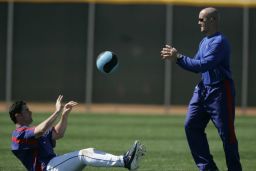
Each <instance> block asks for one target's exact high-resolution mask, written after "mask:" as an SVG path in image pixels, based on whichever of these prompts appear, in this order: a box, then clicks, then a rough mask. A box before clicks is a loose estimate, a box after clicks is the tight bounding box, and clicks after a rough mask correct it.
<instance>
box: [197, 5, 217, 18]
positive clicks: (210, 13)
mask: <svg viewBox="0 0 256 171" xmlns="http://www.w3.org/2000/svg"><path fill="white" fill-rule="evenodd" d="M200 13H204V14H205V17H207V18H213V19H214V20H215V21H218V19H219V12H218V10H217V9H216V8H213V7H208V8H204V9H202V10H201V12H200Z"/></svg>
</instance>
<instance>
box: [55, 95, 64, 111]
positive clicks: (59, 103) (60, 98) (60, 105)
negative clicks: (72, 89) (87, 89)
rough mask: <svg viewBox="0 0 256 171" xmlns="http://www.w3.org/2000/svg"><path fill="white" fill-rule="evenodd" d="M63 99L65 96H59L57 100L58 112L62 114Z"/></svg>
mask: <svg viewBox="0 0 256 171" xmlns="http://www.w3.org/2000/svg"><path fill="white" fill-rule="evenodd" d="M62 98H63V95H59V97H58V99H57V100H56V112H61V110H62V108H63V105H62Z"/></svg>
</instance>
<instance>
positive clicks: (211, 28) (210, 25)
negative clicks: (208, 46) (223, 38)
mask: <svg viewBox="0 0 256 171" xmlns="http://www.w3.org/2000/svg"><path fill="white" fill-rule="evenodd" d="M218 21H219V13H218V10H217V9H216V8H213V7H208V8H204V9H202V10H201V11H200V13H199V21H198V24H199V25H200V26H201V32H203V33H205V34H206V35H211V34H214V33H215V32H217V30H218Z"/></svg>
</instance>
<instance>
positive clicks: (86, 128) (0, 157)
mask: <svg viewBox="0 0 256 171" xmlns="http://www.w3.org/2000/svg"><path fill="white" fill-rule="evenodd" d="M48 116H49V114H34V124H37V123H39V122H40V121H43V120H44V119H46V118H47V117H48ZM184 119H185V116H163V115H162V116H159V115H150V116H146V115H116V114H108V115H100V114H72V113H71V116H70V117H69V121H68V122H69V125H68V129H67V132H66V135H65V137H64V138H63V139H62V140H59V141H58V144H57V147H56V148H55V151H56V153H58V154H63V153H67V152H70V151H74V150H78V149H82V148H88V147H95V148H97V149H100V150H104V151H106V152H110V153H113V154H118V155H119V154H123V153H124V152H126V150H127V149H128V148H129V147H130V145H131V144H132V143H133V141H134V140H135V139H139V140H141V141H142V142H143V143H144V144H145V146H146V147H147V155H146V156H145V158H144V160H143V161H142V163H141V168H140V170H141V171H196V170H197V168H196V167H195V164H194V161H193V160H192V157H191V154H190V152H189V149H188V145H187V142H186V137H185V132H184V126H183V125H184ZM0 120H1V124H0V140H1V141H0V171H2V170H3V171H5V170H7V171H8V170H10V171H15V170H17V171H19V170H24V167H23V166H22V165H21V163H20V162H19V161H18V160H17V159H16V158H15V157H14V156H13V154H12V153H11V152H10V134H11V131H12V129H13V128H14V125H13V124H12V122H11V121H10V119H9V116H8V114H7V113H0ZM255 125H256V117H245V116H244V117H242V116H240V117H237V118H236V130H237V136H238V139H239V149H240V156H241V161H242V164H243V169H244V171H254V170H255V168H256V158H255V156H256V149H255V142H256V136H255ZM206 132H207V137H208V139H209V143H210V148H211V151H212V154H213V156H214V159H215V161H216V163H217V164H218V166H219V168H220V170H221V171H222V170H223V171H224V170H226V164H225V157H224V152H223V147H222V143H221V140H220V138H219V136H218V134H217V130H216V128H215V127H214V126H213V124H211V123H210V124H209V126H208V127H207V130H206ZM85 170H86V171H96V170H100V171H103V170H106V169H105V168H92V167H86V169H85ZM112 170H113V171H119V170H120V171H122V170H125V169H123V168H108V169H107V171H112Z"/></svg>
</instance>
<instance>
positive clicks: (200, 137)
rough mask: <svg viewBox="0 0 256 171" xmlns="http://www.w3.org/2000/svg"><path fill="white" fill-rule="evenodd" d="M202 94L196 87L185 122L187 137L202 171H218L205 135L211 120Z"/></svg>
mask: <svg viewBox="0 0 256 171" xmlns="http://www.w3.org/2000/svg"><path fill="white" fill-rule="evenodd" d="M202 94H203V93H202V90H200V88H199V87H196V88H195V91H194V95H193V97H192V99H191V101H190V104H189V108H188V113H187V117H186V121H185V131H186V136H187V140H188V144H189V147H190V150H191V153H192V156H193V158H194V161H195V163H196V165H197V167H198V168H199V169H200V170H201V171H205V170H209V171H212V170H218V169H217V166H216V164H215V163H214V161H213V157H212V155H211V154H210V150H209V144H208V141H207V137H206V134H205V127H206V126H207V124H208V122H209V120H210V116H209V115H208V114H207V113H206V112H204V110H203V105H204V103H203V95H202Z"/></svg>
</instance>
